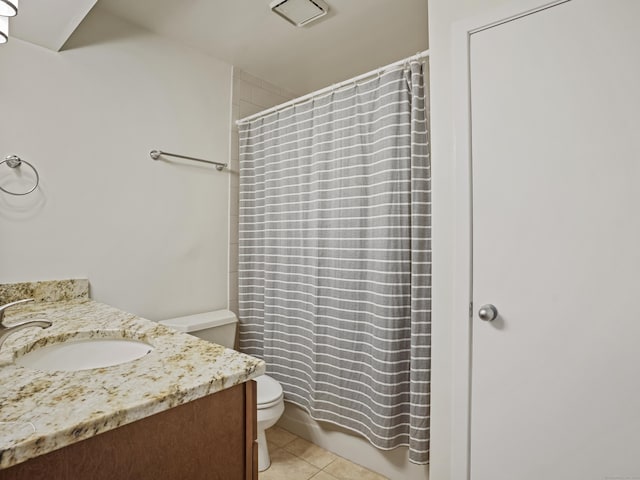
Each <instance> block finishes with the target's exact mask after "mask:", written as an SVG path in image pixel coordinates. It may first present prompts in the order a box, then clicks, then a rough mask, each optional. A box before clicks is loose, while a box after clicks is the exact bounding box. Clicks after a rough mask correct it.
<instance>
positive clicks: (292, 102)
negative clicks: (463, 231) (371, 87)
mask: <svg viewBox="0 0 640 480" xmlns="http://www.w3.org/2000/svg"><path fill="white" fill-rule="evenodd" d="M421 58H429V50H425V51H423V52H419V53H416V54H415V55H413V56H411V57H407V58H404V59H402V60H398V61H397V62H393V63H390V64H389V65H385V66H384V67H380V68H376V69H375V70H371V71H370V72H367V73H363V74H362V75H358V76H357V77H353V78H350V79H348V80H344V81H343V82H339V83H334V84H333V85H330V86H328V87H325V88H322V89H320V90H316V91H315V92H311V93H307V94H306V95H303V96H302V97H298V98H294V99H293V100H289V101H288V102H285V103H281V104H280V105H276V106H275V107H271V108H268V109H266V110H263V111H261V112H258V113H255V114H253V115H249V116H248V117H244V118H241V119H240V120H236V125H240V124H242V123H246V122H249V121H251V120H255V119H256V118H260V117H263V116H265V115H269V114H270V113H273V112H276V111H278V110H282V109H284V108H287V107H290V106H292V105H296V104H298V103H302V102H304V101H305V100H309V99H310V98H313V97H317V96H318V95H322V94H323V93H326V92H331V91H334V90H337V89H339V88H341V87H344V86H345V85H349V84H351V83H355V82H358V81H359V80H363V79H365V78H368V77H373V76H375V75H378V74H379V73H381V72H384V71H385V70H389V69H391V68H393V67H397V66H400V65H404V64H406V63H408V62H412V61H414V60H420V59H421Z"/></svg>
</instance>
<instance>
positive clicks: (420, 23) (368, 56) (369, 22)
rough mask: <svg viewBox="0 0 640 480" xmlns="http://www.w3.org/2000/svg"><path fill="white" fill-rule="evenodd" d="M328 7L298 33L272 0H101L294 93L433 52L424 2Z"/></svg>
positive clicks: (335, 1) (362, 1)
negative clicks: (272, 6) (273, 7)
mask: <svg viewBox="0 0 640 480" xmlns="http://www.w3.org/2000/svg"><path fill="white" fill-rule="evenodd" d="M32 1H33V0H32ZM85 1H86V0H85ZM94 1H95V0H94ZM326 2H327V3H328V4H329V14H328V15H326V16H325V17H323V18H321V19H320V20H318V21H317V22H313V23H311V24H309V25H307V26H305V27H301V28H297V27H294V26H293V25H291V24H289V23H288V22H286V21H285V20H284V19H282V18H280V17H279V16H277V15H276V14H274V13H272V12H271V11H270V9H269V0H224V1H223V0H180V1H176V0H134V1H132V0H98V3H97V6H98V8H99V9H104V10H106V11H108V12H110V13H111V14H114V15H117V16H118V17H121V18H123V19H125V20H127V21H129V22H131V23H134V24H137V25H139V26H141V27H143V28H145V29H148V30H151V31H153V32H155V33H158V34H161V35H163V36H166V37H169V38H172V39H174V40H176V41H179V42H181V43H183V44H186V45H189V46H191V47H194V48H196V49H199V50H202V51H204V52H206V53H208V54H210V55H211V56H213V57H215V58H218V59H220V60H223V61H225V62H228V63H231V64H233V65H235V66H236V67H238V68H240V69H242V70H244V71H246V72H248V73H251V74H252V75H255V76H257V77H260V78H262V79H264V80H267V81H268V82H271V83H273V84H275V85H277V86H279V87H281V88H284V89H286V90H289V91H290V92H292V93H296V94H303V93H307V92H310V91H313V90H316V89H318V88H321V87H324V86H327V85H331V84H333V83H336V82H339V81H342V80H345V79H348V78H351V77H353V76H355V75H358V74H361V73H364V72H367V71H370V70H373V69H375V68H377V67H379V66H383V65H386V64H388V63H391V62H394V61H396V60H400V59H402V58H404V57H407V56H410V55H413V54H415V53H417V52H419V51H422V50H425V49H427V47H428V35H427V0H326ZM24 3H27V2H24Z"/></svg>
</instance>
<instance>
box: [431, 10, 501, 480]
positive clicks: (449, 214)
mask: <svg viewBox="0 0 640 480" xmlns="http://www.w3.org/2000/svg"><path fill="white" fill-rule="evenodd" d="M507 1H509V0H429V52H430V58H429V64H430V73H431V87H430V92H431V162H432V179H433V181H432V188H433V195H432V199H433V235H434V237H433V251H434V256H433V317H432V318H433V332H432V345H433V348H432V397H431V404H432V407H431V408H432V409H431V440H432V443H431V465H430V473H431V479H432V480H448V479H449V478H450V471H451V467H450V462H451V457H450V453H451V431H450V430H451V405H452V398H451V352H452V345H451V325H452V322H454V321H466V320H467V319H466V318H464V319H455V318H452V308H453V303H452V302H453V297H452V281H453V259H454V255H455V253H456V252H455V251H454V241H455V239H454V229H453V226H454V220H453V218H454V212H455V192H454V191H453V173H454V171H455V170H454V168H455V165H454V155H455V152H454V147H453V144H454V138H455V137H454V136H455V132H454V131H453V119H452V113H453V107H452V106H453V98H452V92H451V83H452V71H451V69H452V66H451V65H452V62H451V54H452V52H451V28H452V25H453V24H454V23H455V22H456V21H458V20H461V19H464V18H469V17H472V16H474V15H479V14H480V13H483V12H486V11H489V10H490V9H492V8H494V7H496V6H498V5H500V4H504V3H507Z"/></svg>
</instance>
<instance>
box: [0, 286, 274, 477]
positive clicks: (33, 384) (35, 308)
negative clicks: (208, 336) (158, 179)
mask: <svg viewBox="0 0 640 480" xmlns="http://www.w3.org/2000/svg"><path fill="white" fill-rule="evenodd" d="M83 282H86V280H85V281H82V280H80V281H66V282H57V283H56V282H39V283H33V284H19V286H18V288H13V289H12V288H7V287H6V285H1V286H0V302H1V303H7V302H9V301H13V300H16V299H18V298H28V297H30V296H33V297H35V298H36V300H37V302H36V303H28V304H25V305H20V306H16V307H13V308H11V309H8V310H7V314H6V316H5V323H6V324H11V323H17V322H21V321H25V320H36V319H46V320H49V321H51V322H53V326H52V327H50V328H48V329H46V330H41V329H38V328H30V329H26V330H23V331H20V332H17V333H15V334H13V335H12V336H10V337H9V338H8V339H7V340H6V341H5V343H4V345H3V346H2V348H1V349H0V468H7V467H10V466H12V465H15V464H17V463H20V462H23V461H26V460H28V459H30V458H33V457H36V456H38V455H42V454H44V453H47V452H50V451H52V450H56V449H58V448H61V447H64V446H66V445H69V444H71V443H74V442H78V441H80V440H84V439H87V438H89V437H92V436H94V435H96V434H99V433H101V432H105V431H108V430H111V429H114V428H117V427H119V426H121V425H125V424H127V423H131V422H134V421H136V420H139V419H142V418H145V417H148V416H150V415H153V414H155V413H158V412H161V411H164V410H167V409H169V408H172V407H175V406H177V405H181V404H183V403H186V402H189V401H192V400H195V399H198V398H201V397H204V396H206V395H209V394H212V393H215V392H217V391H220V390H223V389H225V388H227V387H231V386H233V385H236V384H239V383H242V382H245V381H247V380H249V379H251V378H253V377H256V376H258V375H260V374H262V373H264V370H265V365H264V362H263V361H262V360H258V359H256V358H253V357H250V356H248V355H244V354H241V353H238V352H235V351H233V350H229V349H226V348H224V347H221V346H219V345H215V344H212V343H208V342H204V341H202V340H199V339H197V338H195V337H192V336H190V335H187V334H183V333H179V332H175V331H173V330H171V329H168V328H166V327H164V326H162V325H159V324H158V323H156V322H153V321H150V320H146V319H143V318H140V317H137V316H135V315H132V314H130V313H126V312H123V311H121V310H118V309H116V308H113V307H110V306H107V305H104V304H100V303H97V302H94V301H92V300H90V299H89V298H88V283H83ZM45 283H46V284H51V285H49V286H47V285H44V286H43V284H45ZM51 288H55V289H56V292H55V293H54V294H52V293H51ZM96 337H97V338H101V337H108V338H129V339H133V340H142V341H145V342H147V343H150V344H151V345H153V347H154V349H153V350H152V351H151V352H150V353H149V354H147V355H146V356H144V357H142V358H140V359H138V360H135V361H132V362H129V363H124V364H120V365H115V366H112V367H107V368H98V369H92V370H81V371H74V372H63V371H57V372H42V371H38V370H33V369H29V368H24V367H21V366H18V365H16V364H15V363H14V358H15V356H16V355H19V354H21V353H25V352H27V351H28V350H29V349H30V347H31V346H32V345H33V344H34V343H35V342H37V343H38V345H41V346H43V345H48V344H51V343H57V342H61V341H65V340H68V339H72V338H78V339H82V338H96Z"/></svg>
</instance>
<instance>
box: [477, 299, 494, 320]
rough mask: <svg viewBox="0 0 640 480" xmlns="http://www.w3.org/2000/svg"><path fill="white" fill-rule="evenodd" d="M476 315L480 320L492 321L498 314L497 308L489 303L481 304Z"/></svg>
mask: <svg viewBox="0 0 640 480" xmlns="http://www.w3.org/2000/svg"><path fill="white" fill-rule="evenodd" d="M478 316H479V317H480V320H484V321H485V322H492V321H493V320H495V319H496V317H497V316H498V309H497V308H496V307H495V306H493V305H491V304H490V303H488V304H486V305H482V306H481V307H480V310H478Z"/></svg>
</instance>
